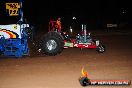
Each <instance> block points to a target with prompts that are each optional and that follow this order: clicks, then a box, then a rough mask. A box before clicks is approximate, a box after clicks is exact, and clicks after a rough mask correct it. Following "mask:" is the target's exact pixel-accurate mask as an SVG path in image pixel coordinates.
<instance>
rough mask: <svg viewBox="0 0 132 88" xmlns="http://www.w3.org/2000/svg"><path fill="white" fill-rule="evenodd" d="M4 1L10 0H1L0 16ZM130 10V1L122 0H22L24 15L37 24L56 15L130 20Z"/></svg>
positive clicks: (97, 20)
mask: <svg viewBox="0 0 132 88" xmlns="http://www.w3.org/2000/svg"><path fill="white" fill-rule="evenodd" d="M13 1H15V2H18V1H19V0H12V2H13ZM5 2H11V0H3V1H1V3H0V4H2V5H1V9H0V10H1V14H0V16H1V17H3V13H5V12H4V10H5V9H4V8H3V7H4V6H3V5H4V3H5ZM2 6H3V7H2ZM131 10H132V9H131V3H130V2H129V1H127V2H126V1H122V0H120V1H116V0H102V1H101V0H74V1H73V0H47V1H46V0H23V12H24V17H25V18H27V19H28V20H29V21H30V22H32V23H35V22H36V23H38V24H41V23H42V24H44V23H46V22H48V21H49V19H51V18H57V17H62V18H63V20H70V19H72V17H73V16H75V17H76V18H77V19H79V21H80V22H84V23H85V22H86V23H91V24H101V23H103V22H111V23H117V22H131V15H132V14H131V12H132V11H131ZM4 15H5V14H4ZM36 23H35V24H36Z"/></svg>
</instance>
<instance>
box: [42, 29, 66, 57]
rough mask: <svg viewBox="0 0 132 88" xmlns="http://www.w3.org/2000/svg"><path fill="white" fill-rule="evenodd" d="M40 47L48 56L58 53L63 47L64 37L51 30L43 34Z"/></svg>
mask: <svg viewBox="0 0 132 88" xmlns="http://www.w3.org/2000/svg"><path fill="white" fill-rule="evenodd" d="M41 48H42V52H43V53H44V54H46V55H49V56H54V55H57V54H60V53H61V52H62V51H63V48H64V39H63V37H62V35H61V34H59V33H58V32H54V31H51V32H49V33H47V34H45V35H44V37H43V40H42V47H41Z"/></svg>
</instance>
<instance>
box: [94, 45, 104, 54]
mask: <svg viewBox="0 0 132 88" xmlns="http://www.w3.org/2000/svg"><path fill="white" fill-rule="evenodd" d="M96 50H97V52H98V53H103V52H105V50H106V48H105V46H104V45H99V46H98V47H97V49H96Z"/></svg>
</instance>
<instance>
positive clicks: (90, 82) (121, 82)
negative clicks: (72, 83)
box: [79, 68, 131, 86]
mask: <svg viewBox="0 0 132 88" xmlns="http://www.w3.org/2000/svg"><path fill="white" fill-rule="evenodd" d="M81 73H82V76H81V77H80V78H79V82H80V84H81V85H82V86H92V85H94V86H95V85H98V86H101V85H103V86H104V85H106V86H108V85H109V86H111V85H112V86H113V85H114V86H120V85H122V86H124V85H130V84H131V81H130V80H92V79H89V78H88V72H86V71H84V68H82V71H81Z"/></svg>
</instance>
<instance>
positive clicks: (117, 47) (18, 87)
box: [0, 35, 132, 88]
mask: <svg viewBox="0 0 132 88" xmlns="http://www.w3.org/2000/svg"><path fill="white" fill-rule="evenodd" d="M97 38H99V39H101V41H103V43H104V44H105V45H106V52H105V53H102V54H99V53H97V52H96V51H95V50H91V49H82V50H80V49H77V48H74V49H72V48H70V49H64V50H63V52H62V53H61V54H60V55H57V56H52V57H50V56H32V57H24V58H21V59H16V58H1V59H0V88H82V86H81V85H80V84H79V81H78V78H79V77H80V76H81V68H82V66H84V67H85V70H86V71H88V72H89V78H90V79H128V80H132V70H131V67H132V46H131V45H132V41H131V40H132V39H131V38H132V35H124V36H117V35H107V36H106V35H104V36H97ZM88 88H132V86H131V85H130V86H118V87H117V86H114V87H113V86H110V87H107V86H94V87H88Z"/></svg>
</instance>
